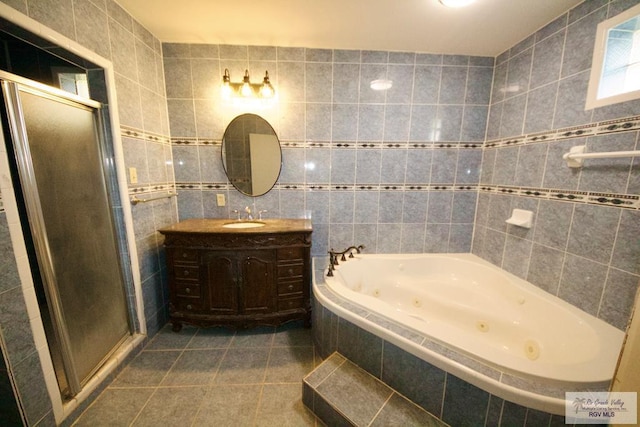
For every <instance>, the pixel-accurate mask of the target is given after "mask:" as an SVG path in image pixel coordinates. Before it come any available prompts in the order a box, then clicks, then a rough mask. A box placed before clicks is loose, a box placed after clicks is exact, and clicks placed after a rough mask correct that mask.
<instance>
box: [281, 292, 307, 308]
mask: <svg viewBox="0 0 640 427" xmlns="http://www.w3.org/2000/svg"><path fill="white" fill-rule="evenodd" d="M303 307H304V298H303V297H302V295H300V296H299V297H294V298H280V299H279V300H278V310H282V311H285V310H294V309H296V308H303Z"/></svg>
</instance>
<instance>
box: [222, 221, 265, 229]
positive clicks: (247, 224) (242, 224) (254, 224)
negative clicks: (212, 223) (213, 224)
mask: <svg viewBox="0 0 640 427" xmlns="http://www.w3.org/2000/svg"><path fill="white" fill-rule="evenodd" d="M265 225H266V224H265V223H264V222H259V221H235V222H229V223H226V224H224V225H223V226H222V227H223V228H258V227H264V226H265Z"/></svg>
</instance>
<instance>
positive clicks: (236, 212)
mask: <svg viewBox="0 0 640 427" xmlns="http://www.w3.org/2000/svg"><path fill="white" fill-rule="evenodd" d="M233 213H234V214H236V215H238V221H240V211H239V210H238V209H234V210H233Z"/></svg>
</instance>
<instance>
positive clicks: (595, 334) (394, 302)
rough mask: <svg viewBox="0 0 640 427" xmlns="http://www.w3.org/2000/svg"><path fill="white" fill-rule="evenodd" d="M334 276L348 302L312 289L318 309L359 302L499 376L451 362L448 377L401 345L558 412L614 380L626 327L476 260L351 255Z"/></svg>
mask: <svg viewBox="0 0 640 427" xmlns="http://www.w3.org/2000/svg"><path fill="white" fill-rule="evenodd" d="M333 274H334V276H333V277H325V282H326V287H327V288H328V289H329V290H330V291H331V292H333V293H335V294H336V295H338V296H339V297H340V298H342V299H344V300H346V301H348V302H347V303H346V304H344V303H343V304H340V303H339V299H338V302H336V299H335V298H327V295H324V296H323V295H322V292H320V295H318V294H319V292H316V297H317V298H318V299H319V300H320V301H321V302H322V303H323V304H329V305H330V306H333V308H334V309H337V311H338V312H340V313H338V314H340V315H344V311H345V310H344V307H345V306H347V307H348V306H349V303H352V304H355V305H356V306H359V307H360V308H363V309H364V310H366V312H370V313H375V314H376V315H380V316H383V317H384V318H386V319H389V320H391V321H392V322H394V323H397V324H400V325H404V326H405V327H407V328H408V329H409V330H411V331H415V332H417V333H419V334H420V335H422V336H424V337H425V341H433V342H434V343H435V344H434V345H433V346H431V347H441V348H445V349H446V351H445V353H447V352H449V351H453V352H454V353H455V354H458V355H460V357H459V358H458V359H468V360H472V361H480V362H481V363H482V364H484V365H487V366H489V367H491V368H493V369H495V370H497V371H499V372H500V378H497V379H496V378H482V375H481V374H479V373H478V372H471V371H473V369H470V368H468V367H467V366H460V363H458V362H456V361H455V360H452V361H450V362H451V364H452V366H453V371H451V370H449V369H447V366H446V365H447V364H448V363H447V362H446V361H443V359H445V358H444V357H443V355H442V354H438V352H433V351H431V350H429V348H428V347H430V346H429V345H425V344H424V343H422V345H421V346H416V345H415V343H407V342H404V343H402V342H400V344H404V345H403V347H405V348H407V346H408V347H410V350H411V352H412V353H414V354H415V353H416V348H419V350H418V351H419V352H421V353H425V352H426V354H421V355H420V357H422V358H423V359H424V360H426V361H428V362H432V363H434V364H435V365H436V366H438V367H440V368H441V369H444V370H448V371H449V372H452V373H454V374H456V375H458V376H461V377H462V379H464V380H466V381H469V382H471V383H472V384H474V385H476V386H479V387H481V388H483V389H485V390H487V391H489V392H491V393H493V394H497V395H499V396H500V397H503V398H505V399H509V400H512V401H515V402H516V403H520V404H524V405H525V406H529V407H532V408H535V409H539V410H545V411H547V412H551V413H562V411H563V410H564V400H563V399H561V398H560V395H561V394H563V391H581V390H587V389H591V390H597V389H600V390H602V389H603V388H604V390H606V388H607V384H608V382H609V381H610V380H611V378H612V376H613V373H614V369H615V365H616V362H617V358H618V354H619V352H620V348H621V345H622V340H623V338H624V333H623V332H622V331H620V330H618V329H616V328H615V327H613V326H611V325H609V324H607V323H605V322H603V321H602V320H599V319H597V318H595V317H594V316H591V315H590V314H588V313H585V312H583V311H581V310H579V309H578V308H576V307H574V306H572V305H570V304H568V303H566V302H565V301H563V300H561V299H559V298H557V297H555V296H553V295H550V294H548V293H547V292H544V291H542V290H541V289H539V288H537V287H536V286H534V285H532V284H530V283H528V282H526V281H524V280H522V279H520V278H518V277H516V276H514V275H512V274H510V273H508V272H506V271H504V270H501V269H500V268H498V267H496V266H494V265H493V264H491V263H489V262H487V261H484V260H482V259H481V258H479V257H477V256H475V255H472V254H417V255H413V254H407V255H396V254H392V255H382V254H375V255H357V256H356V257H355V258H352V259H348V260H347V261H344V262H340V265H338V266H337V267H336V269H335V271H334V273H333ZM325 276H326V274H325ZM347 311H348V310H347ZM346 317H347V318H349V317H350V316H346ZM356 317H357V316H356ZM352 320H353V319H352ZM356 323H360V324H363V323H365V324H366V323H367V320H366V319H356ZM384 338H385V339H388V337H384ZM398 338H399V339H400V341H403V340H402V337H398ZM404 341H406V340H404ZM414 341H415V340H414ZM441 353H442V352H441ZM443 366H444V367H443ZM505 374H508V375H509V376H516V377H520V378H524V379H526V381H527V382H533V383H540V384H542V385H543V386H542V387H541V388H542V389H545V390H548V389H552V390H555V393H553V392H550V393H543V394H542V395H540V394H539V393H538V392H537V391H536V392H533V393H532V392H531V391H530V390H516V389H514V387H513V386H512V385H507V384H502V378H501V376H503V375H505ZM465 377H466V378H465ZM560 391H562V393H560ZM514 393H515V395H517V396H515V395H514ZM536 398H538V400H539V401H535V400H536ZM532 399H533V400H532Z"/></svg>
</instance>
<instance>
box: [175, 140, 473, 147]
mask: <svg viewBox="0 0 640 427" xmlns="http://www.w3.org/2000/svg"><path fill="white" fill-rule="evenodd" d="M171 144H172V145H176V146H187V145H192V146H197V145H222V140H219V139H202V138H171ZM280 145H281V146H282V147H283V148H332V149H351V150H353V149H358V148H360V149H363V148H365V149H378V150H385V149H386V150H389V149H413V150H416V149H424V150H437V149H443V148H448V149H451V148H458V149H460V148H475V149H482V148H484V146H483V144H482V143H480V142H459V143H437V142H428V141H425V142H420V141H412V142H382V141H297V140H295V141H289V140H281V141H280Z"/></svg>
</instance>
